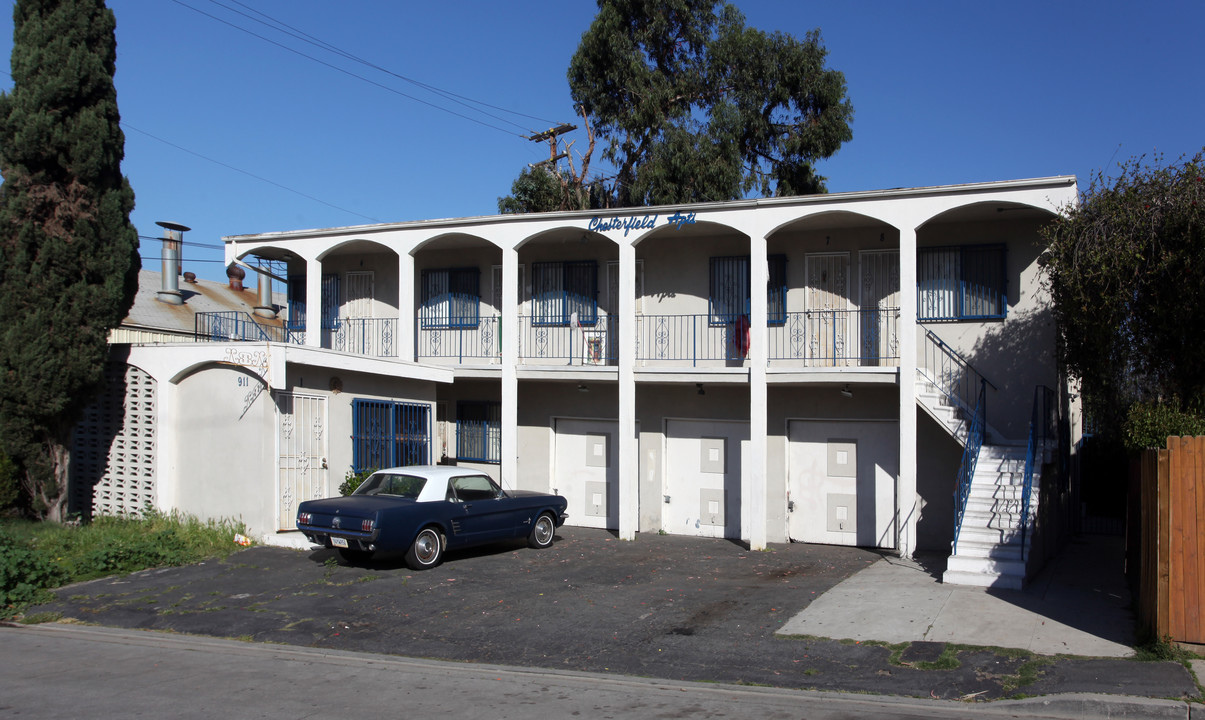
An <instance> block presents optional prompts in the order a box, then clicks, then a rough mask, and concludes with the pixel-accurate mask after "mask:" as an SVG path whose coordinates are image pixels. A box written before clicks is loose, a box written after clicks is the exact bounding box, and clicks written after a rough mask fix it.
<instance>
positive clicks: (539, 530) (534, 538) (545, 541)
mask: <svg viewBox="0 0 1205 720" xmlns="http://www.w3.org/2000/svg"><path fill="white" fill-rule="evenodd" d="M555 534H556V522H555V521H554V520H553V519H552V515H550V514H549V513H542V514H541V515H540V516H539V517H538V518H536V521H535V523H533V524H532V526H531V532H530V533H529V534H528V535H527V544H528V545H529V546H531V547H533V548H546V547H548V546H549V545H551V544H552V536H553V535H555Z"/></svg>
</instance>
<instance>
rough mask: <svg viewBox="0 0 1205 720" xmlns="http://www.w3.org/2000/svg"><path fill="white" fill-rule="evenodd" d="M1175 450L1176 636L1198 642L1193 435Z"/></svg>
mask: <svg viewBox="0 0 1205 720" xmlns="http://www.w3.org/2000/svg"><path fill="white" fill-rule="evenodd" d="M1177 445H1178V447H1177V451H1178V453H1179V455H1180V461H1179V466H1180V477H1179V480H1180V487H1179V488H1178V489H1177V493H1176V495H1177V504H1176V505H1175V512H1176V514H1177V516H1178V522H1177V523H1176V524H1177V530H1179V533H1180V537H1179V544H1180V555H1181V561H1180V562H1181V564H1180V566H1179V567H1178V568H1177V571H1178V574H1179V576H1180V582H1181V586H1182V588H1183V590H1182V594H1181V596H1180V606H1181V612H1182V613H1183V616H1184V625H1183V631H1182V632H1181V634H1180V636H1179V638H1178V639H1182V640H1183V641H1185V642H1197V640H1196V639H1195V638H1197V637H1198V636H1199V635H1200V621H1199V616H1200V612H1199V610H1198V608H1200V605H1199V604H1198V603H1199V600H1200V593H1199V588H1198V583H1197V538H1196V535H1197V533H1196V528H1197V476H1196V470H1197V467H1196V452H1195V451H1196V448H1195V447H1194V446H1193V442H1192V438H1190V437H1182V438H1178V442H1177Z"/></svg>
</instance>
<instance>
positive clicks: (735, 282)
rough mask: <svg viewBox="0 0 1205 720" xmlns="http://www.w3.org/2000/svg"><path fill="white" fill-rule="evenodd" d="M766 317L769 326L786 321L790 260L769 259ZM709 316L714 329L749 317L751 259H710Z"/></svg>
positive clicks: (774, 256) (777, 257) (781, 256)
mask: <svg viewBox="0 0 1205 720" xmlns="http://www.w3.org/2000/svg"><path fill="white" fill-rule="evenodd" d="M766 262H767V264H768V266H769V267H768V271H769V272H768V276H767V278H766V315H767V321H768V324H769V325H784V324H785V323H786V321H787V256H786V255H770V256H768V257H767V258H766ZM710 277H711V288H710V294H709V296H708V303H707V305H708V308H707V312H708V315H709V317H710V324H712V325H729V324H731V323H734V322H736V320H737V318H739V317H742V316H744V317H748V316H749V256H748V255H740V256H733V257H713V258H711V270H710Z"/></svg>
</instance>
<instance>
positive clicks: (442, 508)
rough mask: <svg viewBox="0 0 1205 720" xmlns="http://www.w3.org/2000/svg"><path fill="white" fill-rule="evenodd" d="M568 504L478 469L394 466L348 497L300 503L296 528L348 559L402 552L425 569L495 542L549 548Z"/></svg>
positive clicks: (414, 565)
mask: <svg viewBox="0 0 1205 720" xmlns="http://www.w3.org/2000/svg"><path fill="white" fill-rule="evenodd" d="M567 505H568V502H567V501H566V500H565V498H563V497H561V496H560V495H549V494H546V493H538V492H531V491H525V490H503V489H502V488H500V487H498V483H496V482H494V479H493V478H491V477H490V476H489V475H486V474H485V473H483V472H481V471H480V470H473V469H471V468H458V467H451V466H444V465H425V466H413V467H396V468H389V469H387V470H378V471H376V472H374V473H373V474H372V475H370V476H369V477H368V478H367V479H366V480H364V482H363V483H362V484H361V485H360V487H358V488H356V491H355V492H354V493H352V494H351V495H348V496H347V497H337V498H327V499H325V500H307V501H306V502H303V503H301V505H299V506H298V507H297V528H298V529H299V530H301V532H302V533H304V534H305V536H306V537H307V538H309V539H310V541H311V542H313V543H315V544H317V545H322V546H324V547H328V548H330V547H333V548H336V549H338V550H339V552H340V554H342V555H343V557H344V558H345V559H347V560H349V561H363V560H367V559H368V558H370V557H372V555H373V553H375V552H392V551H399V550H404V551H405V552H406V564H407V565H409V566H410V567H411V568H412V569H414V570H425V569H427V568H431V567H435V566H436V565H438V564H439V561H440V559H441V558H442V557H443V553H444V551H445V550H449V549H455V548H462V547H468V546H470V545H480V544H482V543H488V542H494V541H496V540H505V539H507V538H522V537H526V538H527V544H528V545H530V546H531V547H533V548H545V547H548V546H549V545H552V536H553V533H554V532H555V531H556V528H558V527H560V526H561V525H562V524H563V523H564V522H565V518H566V517H567V515H566V513H565V508H566V507H567Z"/></svg>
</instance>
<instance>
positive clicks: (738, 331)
mask: <svg viewBox="0 0 1205 720" xmlns="http://www.w3.org/2000/svg"><path fill="white" fill-rule="evenodd" d="M734 330H735V332H734V333H733V334H732V342H734V343H735V344H736V350H737V352H739V353H740V354H741V357H749V318H747V317H745V316H744V315H741V316H740V317H738V318H737V319H736V327H735V328H734Z"/></svg>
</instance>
